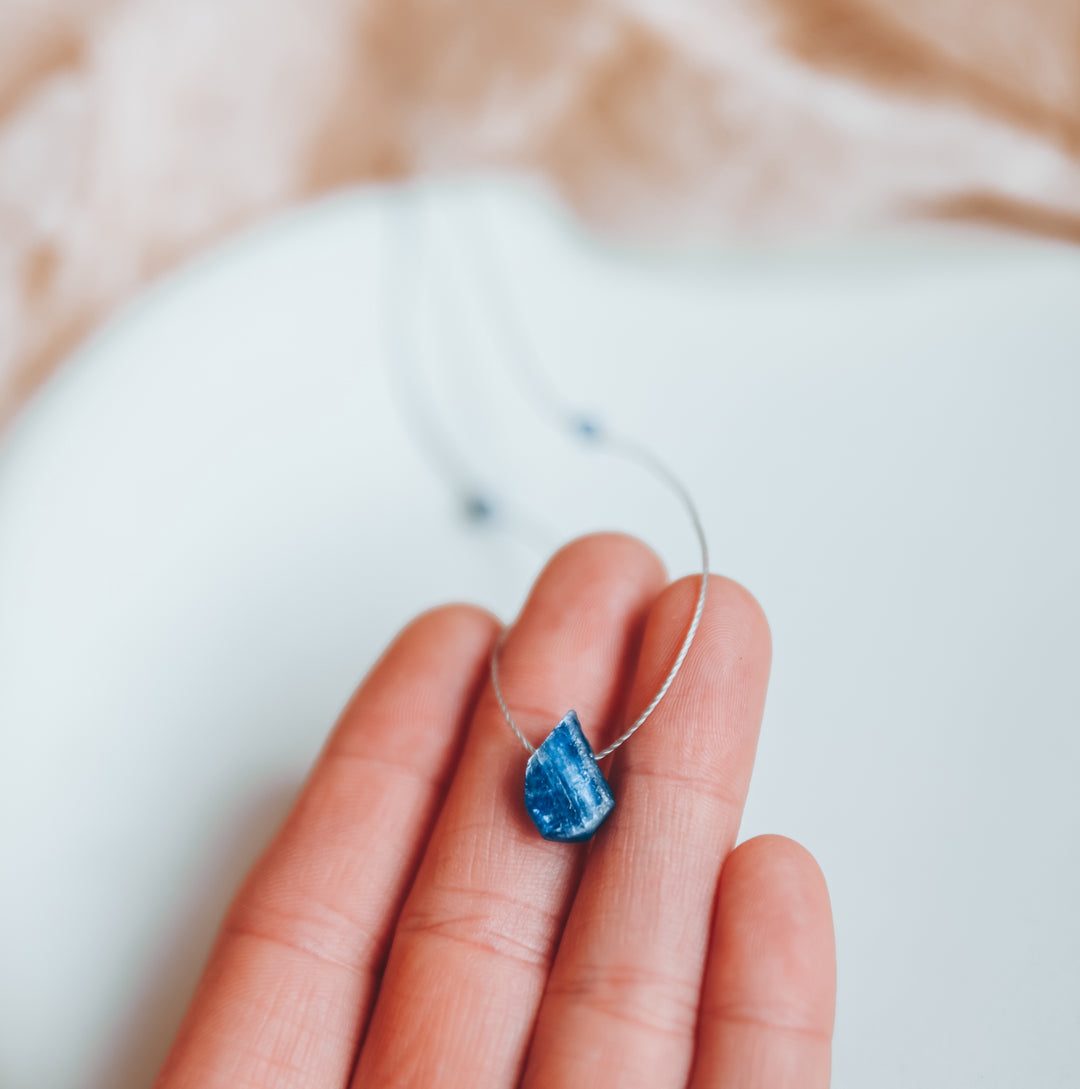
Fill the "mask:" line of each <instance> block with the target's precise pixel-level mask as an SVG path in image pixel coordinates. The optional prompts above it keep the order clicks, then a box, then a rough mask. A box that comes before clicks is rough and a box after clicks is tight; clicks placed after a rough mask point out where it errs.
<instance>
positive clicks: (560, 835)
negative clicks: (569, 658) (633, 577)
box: [525, 711, 615, 843]
mask: <svg viewBox="0 0 1080 1089" xmlns="http://www.w3.org/2000/svg"><path fill="white" fill-rule="evenodd" d="M525 807H526V809H528V811H529V816H530V817H532V820H533V824H535V825H536V828H537V831H539V833H540V835H542V836H543V837H544V839H553V840H557V841H559V842H560V843H581V842H583V841H584V840H587V839H589V838H591V836H592V834H593V833H594V832H595V831H596V830H597V828H599V827H600V825H601V824H603V823H604V818H605V817H607V815H608V814H609V813H610V812H611V811H612V809H614V808H615V797H614V795H613V794H612V793H611V787H609V786H608V783H607V780H606V779H605V778H604V773H603V772H602V771H601V770H600V765H599V764H597V762H596V758H595V757H594V756H593V751H592V746H591V745H590V744H589V741H588V739H587V738H586V737H585V735H584V734H583V733H582V732H581V723H580V722H578V717H577V712H576V711H567V712H566V714H565V716H564V717H563V720H562V722H560V723H559V725H558V726H556V727H555V729H554V730H552V731H551V733H550V734H548V736H547V738H546V739H545V740H544V743H543V744H542V745H541V746H540V747H539V748H538V749H537V750H536V752H534V753H533V754H532V756H530V757H529V762H528V764H526V766H525Z"/></svg>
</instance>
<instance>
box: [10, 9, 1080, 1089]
mask: <svg viewBox="0 0 1080 1089" xmlns="http://www.w3.org/2000/svg"><path fill="white" fill-rule="evenodd" d="M1078 242H1080V5H1077V4H1076V3H1073V2H1072V0H1027V2H1024V3H1021V2H1020V0H978V2H976V0H933V2H931V0H918V2H912V3H908V4H905V5H903V8H902V9H901V8H899V7H898V6H897V5H892V4H888V3H885V2H884V0H748V2H740V3H722V4H716V3H711V4H706V3H701V2H686V3H681V2H669V3H665V4H659V3H647V2H642V0H637V2H634V0H624V2H610V3H599V2H595V0H565V2H564V0H558V2H549V3H546V4H543V5H540V4H522V3H509V2H506V0H478V2H458V3H446V2H443V3H435V2H433V0H394V2H389V0H366V2H361V0H314V2H311V3H305V4H303V5H298V4H289V3H285V2H283V0H216V2H214V3H210V2H204V0H188V2H186V3H183V4H178V3H170V2H168V0H0V418H2V421H3V424H2V426H3V429H4V430H3V432H2V434H0V875H2V881H3V888H4V896H3V900H2V903H0V980H2V986H0V1025H2V1026H3V1027H2V1028H0V1084H3V1085H4V1086H9V1085H10V1086H13V1087H21V1086H32V1087H38V1086H50V1087H51V1086H76V1085H78V1086H85V1085H90V1086H93V1087H101V1089H106V1087H114V1086H126V1085H142V1084H147V1083H148V1082H149V1081H150V1079H151V1078H152V1076H153V1073H154V1072H155V1070H156V1068H157V1066H158V1064H159V1063H160V1061H161V1059H162V1058H163V1056H164V1053H165V1050H166V1048H167V1047H168V1043H169V1040H170V1038H171V1035H172V1033H173V1032H174V1031H175V1028H176V1025H177V1023H178V1021H179V1017H180V1015H181V1012H182V1010H183V1008H184V1006H185V1004H186V1002H187V1000H188V997H189V995H190V992H191V989H192V987H193V985H194V981H195V979H196V978H197V975H198V972H199V969H200V966H201V963H202V959H203V957H204V956H205V953H206V951H207V948H208V943H209V940H210V937H211V935H212V933H213V930H214V927H215V926H216V923H217V921H218V919H219V917H220V914H221V911H222V909H223V907H224V905H225V903H226V902H227V900H228V898H229V897H230V895H231V893H232V890H233V889H234V887H235V885H236V882H237V880H238V879H239V876H240V874H241V873H242V872H243V870H244V869H245V868H246V866H247V865H248V864H250V862H251V860H252V859H253V857H254V855H255V854H256V852H257V851H258V850H259V849H260V847H261V846H262V845H263V844H264V843H265V841H266V839H267V837H268V835H269V834H270V832H271V831H272V829H273V828H274V826H275V825H276V823H277V821H279V820H280V818H281V816H282V814H283V813H284V811H285V809H286V807H287V806H288V804H289V801H290V799H291V797H292V796H293V794H294V792H295V790H296V788H297V786H298V784H299V782H300V781H301V779H302V777H303V774H304V772H305V769H306V767H307V766H308V764H309V762H310V760H311V758H312V757H313V755H314V754H315V752H316V751H317V750H318V747H319V745H320V744H321V742H322V739H323V737H324V736H325V733H326V731H327V729H328V728H329V725H330V724H331V723H332V721H333V719H334V718H335V716H336V714H337V713H338V710H339V709H340V707H341V706H342V705H343V703H344V702H345V700H346V698H347V697H348V695H349V693H350V691H351V690H352V688H353V686H354V685H355V684H356V682H357V681H358V680H359V678H360V677H361V676H362V675H363V673H364V671H365V670H366V668H367V667H368V666H369V665H370V663H371V662H372V661H373V660H374V657H375V656H376V655H377V653H378V652H379V650H380V648H381V647H382V646H383V645H384V644H385V642H386V641H387V639H388V638H389V637H390V636H391V635H392V633H393V632H394V630H395V629H396V628H397V626H399V625H400V624H401V623H402V622H404V621H405V619H407V617H408V616H410V615H411V614H412V613H414V612H416V611H418V610H420V609H423V608H426V607H428V606H430V605H432V604H434V603H436V602H438V601H442V600H447V599H451V598H466V599H470V600H476V601H479V602H481V603H482V604H485V605H487V606H488V607H490V608H493V609H495V610H496V611H498V612H499V613H500V614H501V615H503V616H506V617H508V618H509V617H511V616H512V615H513V613H514V612H515V611H516V609H517V607H518V605H519V604H520V601H521V599H522V596H523V594H524V592H525V589H526V587H527V585H528V583H529V580H530V579H531V578H532V577H533V575H534V574H535V572H536V570H537V569H538V567H539V565H540V564H541V563H542V562H543V560H544V558H545V557H546V556H547V555H548V554H550V552H551V551H552V550H553V549H554V548H556V547H557V546H558V545H559V544H560V543H561V542H562V541H564V540H565V539H567V538H568V537H570V536H572V535H574V534H576V533H580V532H586V531H589V530H592V529H600V528H618V529H623V530H626V531H628V532H633V533H637V534H638V535H640V536H642V537H643V538H645V539H646V540H647V541H649V542H650V543H651V544H652V545H653V546H654V547H655V548H656V549H657V550H658V551H659V552H660V553H661V555H662V556H663V557H664V559H665V560H666V561H667V562H668V565H669V568H670V570H671V573H672V574H673V575H678V574H682V573H684V572H686V571H690V570H692V569H693V564H694V559H695V557H694V540H693V537H692V535H691V532H690V529H689V527H688V526H687V525H686V524H685V518H684V515H683V513H682V512H681V510H680V509H679V507H678V506H677V504H676V503H675V502H674V500H673V499H672V498H671V497H670V496H668V495H666V494H665V493H664V492H663V491H662V490H661V489H659V488H658V487H656V486H655V485H654V484H653V483H652V482H651V481H650V480H648V479H647V478H643V477H642V475H641V474H640V473H638V472H636V471H635V470H634V469H633V468H631V467H628V466H626V465H622V464H619V463H617V462H615V461H613V460H610V459H607V458H605V457H604V456H603V455H602V454H596V455H590V454H589V453H588V452H587V451H583V450H581V449H580V448H579V447H578V446H577V445H576V444H575V443H574V442H573V441H571V440H570V439H569V438H568V437H567V436H566V435H565V434H564V433H563V431H562V430H560V417H559V412H562V411H563V409H564V406H565V408H566V409H567V410H571V409H573V410H576V409H578V408H580V409H582V410H586V411H588V412H590V413H594V414H596V415H597V416H598V417H599V418H600V419H602V420H604V421H605V422H609V423H610V424H611V425H612V426H613V427H616V428H617V429H618V430H620V431H622V432H624V433H628V434H631V435H633V436H636V437H638V438H647V439H648V441H649V443H650V444H651V445H652V447H653V448H654V449H655V450H656V452H657V453H658V454H660V455H661V456H662V457H663V458H664V460H665V461H667V462H668V463H669V464H671V465H672V466H673V467H674V468H675V469H676V470H677V471H678V472H679V474H680V475H681V476H682V477H683V478H684V479H685V481H686V482H687V484H688V486H689V487H690V489H691V491H692V492H693V494H694V495H695V497H696V499H697V501H698V503H699V505H700V507H701V511H702V517H703V520H704V522H705V525H706V528H707V530H708V532H709V535H710V540H711V544H712V551H713V556H714V565H715V569H717V570H720V571H722V572H723V573H725V574H728V575H730V576H732V577H734V578H737V579H739V580H740V581H742V582H743V583H745V584H746V585H747V586H749V587H750V588H751V589H752V590H753V592H754V593H755V594H756V595H757V597H758V598H759V600H761V602H762V604H763V605H764V607H765V610H766V613H767V614H768V616H769V618H770V622H771V624H772V628H773V637H774V644H775V657H774V668H773V682H772V688H771V690H770V697H769V706H768V708H767V711H766V720H765V725H764V729H763V733H762V742H761V748H760V757H759V764H758V771H757V773H756V776H755V781H754V784H753V787H752V790H751V796H750V802H749V805H748V809H747V815H746V820H745V823H744V828H743V835H744V836H750V835H754V834H757V833H758V832H765V831H772V832H783V833H786V834H788V835H793V836H795V837H797V838H799V839H801V840H802V841H803V842H805V843H806V844H807V846H808V847H810V849H811V850H812V851H814V853H815V854H816V855H817V857H818V858H819V860H820V861H821V863H822V865H823V867H824V869H825V872H826V875H827V876H828V878H829V882H830V888H831V891H832V895H833V899H834V910H835V915H836V923H837V933H838V955H839V961H840V993H839V1005H838V1020H837V1042H836V1060H835V1078H834V1083H835V1085H836V1086H838V1087H847V1086H852V1087H855V1086H858V1087H863V1086H867V1085H872V1086H875V1087H883V1089H891V1087H894V1086H895V1087H901V1086H902V1087H904V1089H908V1087H910V1086H912V1085H949V1086H958V1085H972V1086H974V1085H978V1086H980V1087H994V1089H997V1087H1002V1089H1004V1087H1005V1086H1010V1087H1011V1086H1015V1085H1017V1084H1032V1085H1039V1086H1045V1087H1056V1086H1066V1085H1070V1086H1071V1085H1073V1084H1074V1083H1075V1054H1074V1050H1075V1049H1074V1039H1075V1032H1076V1027H1077V1025H1078V1024H1080V927H1077V925H1076V910H1075V905H1076V903H1077V902H1078V897H1080V867H1077V865H1076V862H1077V860H1078V858H1080V801H1078V792H1077V790H1076V786H1075V783H1076V776H1077V772H1078V770H1080V733H1078V729H1077V728H1078V726H1080V697H1078V696H1077V693H1076V686H1075V684H1074V683H1073V678H1074V677H1075V672H1076V669H1075V663H1076V661H1077V660H1078V657H1080V625H1078V624H1077V622H1076V617H1077V615H1078V614H1080V576H1078V575H1077V566H1076V556H1077V555H1080V512H1078V506H1077V501H1076V496H1077V475H1078V474H1077V470H1078V468H1080V428H1078V427H1077V411H1078V407H1080V371H1078V367H1077V361H1078V360H1080V301H1078V300H1080V251H1078V249H1077V243H1078ZM553 406H555V407H556V408H557V411H555V412H553ZM477 497H482V498H483V499H484V501H485V503H487V504H489V505H490V507H491V510H492V512H493V515H494V516H493V517H492V518H491V519H489V520H488V521H487V522H484V523H477V522H476V521H470V520H469V518H468V517H467V510H468V506H469V503H470V501H471V500H472V501H474V500H475V499H476V498H477ZM57 1025H62V1026H63V1031H62V1033H61V1035H60V1037H59V1038H58V1036H57V1028H56V1026H57Z"/></svg>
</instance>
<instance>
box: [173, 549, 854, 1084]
mask: <svg viewBox="0 0 1080 1089" xmlns="http://www.w3.org/2000/svg"><path fill="white" fill-rule="evenodd" d="M665 581H666V580H665V576H664V573H663V570H662V568H661V565H660V563H659V561H658V560H657V559H656V557H655V556H654V555H653V554H652V553H651V552H650V551H649V550H648V549H646V548H645V546H643V545H642V544H640V543H638V542H637V541H634V540H632V539H630V538H627V537H621V536H615V535H599V536H594V537H587V538H584V539H582V540H579V541H576V542H575V543H573V544H571V545H569V546H568V547H567V548H565V549H563V550H562V551H561V552H560V553H559V554H558V555H556V556H555V558H554V559H553V560H552V561H551V563H550V564H549V565H548V567H547V569H546V570H545V571H544V573H543V574H542V575H541V576H540V578H539V580H538V581H537V584H536V586H535V587H534V589H533V591H532V594H531V595H530V597H529V600H528V602H527V603H526V605H525V608H524V609H523V611H522V614H521V616H520V618H519V619H518V621H517V623H516V624H515V626H514V629H513V631H512V632H511V634H510V636H509V638H508V640H507V642H506V645H505V647H504V649H503V651H502V654H501V657H500V676H501V680H502V686H503V690H504V692H505V694H506V699H507V702H508V703H509V705H510V707H511V709H512V710H513V712H514V717H515V720H516V722H517V723H518V725H519V726H520V727H521V728H522V729H523V731H524V732H525V733H526V735H527V736H529V737H530V738H532V740H533V741H534V743H535V744H539V743H540V741H541V740H542V739H543V738H544V737H545V736H546V735H547V733H548V732H549V731H550V730H551V729H552V727H554V726H555V724H556V723H557V722H558V721H559V720H560V719H561V718H562V716H563V714H564V713H565V712H566V711H567V710H568V709H569V708H571V707H572V708H574V709H575V710H577V711H578V713H579V716H580V719H581V722H582V726H583V728H584V729H585V732H586V734H587V735H588V736H589V738H590V740H591V741H592V743H593V747H594V748H596V749H599V748H600V747H601V746H602V745H603V744H606V743H607V742H608V741H609V740H610V739H611V738H612V737H614V736H615V735H616V734H617V733H618V732H619V730H620V729H621V727H622V724H624V723H625V722H626V721H627V720H628V719H629V718H630V717H631V714H636V713H637V711H638V710H640V708H642V707H643V706H644V705H645V704H646V703H647V702H648V700H649V699H650V698H651V697H652V695H653V693H654V692H655V691H656V689H657V687H658V685H659V683H660V681H661V679H662V678H663V676H664V674H665V672H666V671H667V669H668V668H669V667H670V663H671V661H672V659H673V657H674V655H675V653H676V651H677V649H678V646H679V643H680V642H681V640H682V637H683V635H684V633H685V631H686V626H687V623H688V622H689V618H690V615H691V612H692V611H693V606H694V600H695V597H696V593H697V589H698V586H699V583H698V580H697V579H696V578H688V579H683V580H681V581H679V582H676V583H674V584H672V585H670V586H668V587H667V588H665V586H664V584H665ZM497 633H498V625H497V622H496V621H495V620H494V619H493V618H492V617H490V616H489V615H488V614H487V613H484V612H483V611H481V610H479V609H474V608H471V607H467V606H460V605H455V606H448V607H445V608H441V609H436V610H434V611H432V612H429V613H426V614H424V615H423V616H421V617H419V618H418V619H417V620H415V621H414V622H413V623H412V624H410V625H409V626H408V627H407V628H406V629H405V630H404V631H403V632H402V633H401V635H399V636H398V638H397V639H396V640H395V642H394V643H393V644H392V645H391V647H390V648H389V649H388V650H387V651H386V653H385V654H384V655H383V657H382V658H381V659H380V661H379V662H378V664H377V665H376V666H375V668H374V669H373V670H372V672H371V674H370V675H369V676H368V678H367V680H366V681H365V682H364V684H363V685H362V687H361V688H360V690H359V691H358V692H357V694H356V696H355V697H354V699H353V700H352V702H351V704H350V705H349V707H348V708H347V709H346V711H345V713H344V714H343V716H342V718H341V721H340V722H339V723H338V725H337V727H336V728H335V730H334V732H333V734H332V735H331V737H330V739H329V741H328V742H327V745H326V747H325V749H324V751H323V753H322V755H321V756H320V758H319V760H318V762H317V764H316V765H315V768H314V770H313V771H312V773H311V775H310V778H309V779H308V782H307V784H306V786H305V788H304V790H303V793H302V794H301V796H300V798H299V800H298V801H297V803H296V806H295V807H294V809H293V811H292V813H291V814H290V816H289V817H288V819H287V820H286V822H285V825H284V827H283V828H282V829H281V831H280V832H279V833H278V835H277V837H276V838H275V840H274V841H273V843H272V844H271V845H270V847H269V848H268V849H267V851H266V852H265V854H264V855H263V857H262V858H261V859H260V861H259V862H258V863H257V865H256V866H255V868H254V869H253V870H252V872H251V874H250V875H249V876H248V878H247V880H246V881H245V883H244V885H243V887H242V888H241V890H240V892H239V893H238V894H237V896H236V899H235V901H234V902H233V904H232V907H231V908H230V910H229V912H228V915H227V917H226V920H225V923H224V925H223V927H222V930H221V933H220V935H219V937H218V940H217V942H216V944H215V946H214V950H213V952H212V954H211V958H210V962H209V964H208V966H207V968H206V971H205V974H204V976H203V978H202V981H201V983H200V984H199V988H198V990H197V992H196V994H195V997H194V999H193V1001H192V1004H191V1007H190V1009H189V1010H188V1013H187V1015H186V1017H185V1019H184V1022H183V1024H182V1026H181V1029H180V1032H179V1034H178V1036H177V1038H176V1041H175V1043H174V1045H173V1048H172V1051H171V1052H170V1054H169V1057H168V1060H167V1061H166V1063H165V1066H164V1068H163V1070H162V1072H161V1074H160V1075H159V1078H158V1081H157V1083H156V1085H157V1089H181V1087H194V1086H198V1087H199V1089H212V1087H219V1086H220V1087H225V1086H228V1087H230V1089H235V1087H237V1086H246V1087H253V1089H254V1087H258V1089H270V1087H273V1089H293V1087H301V1086H303V1087H305V1089H307V1087H312V1086H335V1087H342V1089H344V1087H346V1086H349V1085H352V1086H353V1087H367V1086H378V1087H380V1089H381V1087H383V1086H421V1087H424V1089H458V1087H461V1089H506V1087H511V1086H517V1085H523V1086H526V1087H530V1089H548V1087H557V1089H561V1087H564V1086H584V1087H593V1086H612V1087H614V1089H624V1087H636V1086H642V1087H648V1089H667V1087H669V1086H670V1087H672V1089H675V1087H683V1086H690V1087H692V1089H704V1087H710V1089H729V1087H732V1089H733V1087H736V1086H737V1087H738V1089H759V1087H760V1089H765V1087H768V1089H796V1087H797V1089H822V1087H825V1086H827V1085H828V1082H829V1055H830V1038H831V1033H832V1019H833V1003H834V991H835V968H834V953H833V936H832V921H831V916H830V910H829V900H828V893H827V891H826V889H825V883H824V880H823V879H822V877H821V874H820V871H819V870H818V868H817V865H816V864H815V862H814V861H813V859H812V858H811V857H810V855H809V854H807V853H806V851H805V850H803V848H801V847H799V846H798V845H797V844H795V843H793V842H791V841H790V840H786V839H783V838H781V837H777V836H763V837H760V838H758V839H754V840H750V841H748V842H746V843H743V844H741V845H740V846H739V847H738V848H736V849H734V850H733V849H732V848H733V847H734V844H735V838H736V833H737V831H738V826H739V821H740V818H741V815H742V807H743V802H744V799H745V796H746V790H747V786H748V783H749V780H750V772H751V767H752V765H753V759H754V749H755V746H756V742H757V733H758V727H759V724H760V720H761V713H762V708H763V706H764V701H765V687H766V681H767V677H768V670H769V656H770V644H769V633H768V628H767V625H766V622H765V619H764V616H763V615H762V613H761V611H760V609H759V607H758V605H757V603H756V602H755V601H754V600H753V599H752V598H751V597H750V596H749V594H747V592H746V591H745V590H743V589H742V588H740V587H739V586H737V585H736V584H734V583H732V582H729V581H727V580H725V579H720V578H716V577H713V579H712V580H711V582H710V586H709V594H708V600H707V603H706V607H705V613H704V617H703V619H702V623H701V627H700V629H699V631H698V634H697V638H696V640H695V642H694V644H693V647H692V649H691V651H690V654H689V656H688V658H687V660H686V662H685V664H684V666H683V669H682V672H681V673H680V674H679V676H678V678H677V680H676V681H675V684H674V685H673V686H672V688H671V690H670V691H669V692H668V694H667V696H666V697H665V698H664V700H663V701H662V702H661V703H660V705H659V707H658V708H657V710H656V712H655V713H654V714H653V716H652V718H651V719H650V720H649V721H648V723H647V724H646V726H645V727H644V728H643V729H642V730H641V731H640V732H639V733H637V734H636V735H635V736H634V737H633V739H632V740H631V741H630V742H629V743H628V744H627V745H626V746H625V747H623V748H621V749H619V751H618V752H617V753H616V754H615V755H614V756H613V757H612V758H611V761H612V762H609V763H608V766H606V767H605V768H604V771H605V774H607V775H608V777H609V779H610V781H611V783H612V788H613V790H614V793H615V799H616V805H615V810H614V812H613V813H612V815H611V816H610V817H609V818H608V820H607V822H606V823H605V824H604V825H603V826H602V827H601V829H600V830H599V832H598V833H597V835H596V836H595V838H594V839H593V841H592V842H591V843H590V844H589V845H587V846H585V845H581V846H573V845H566V844H561V843H549V842H547V841H545V840H543V839H541V838H540V836H539V835H538V834H537V832H536V829H535V828H534V827H533V825H532V823H531V822H530V820H529V817H528V815H527V813H526V812H525V808H524V805H523V802H522V797H521V795H522V782H523V776H524V769H525V759H526V754H525V752H524V751H523V749H522V747H521V745H520V743H519V742H518V740H517V739H516V738H515V737H514V736H513V734H512V733H511V732H510V729H509V728H508V726H507V724H506V723H505V721H504V720H503V718H502V716H501V714H500V712H499V709H498V706H497V704H496V702H495V698H494V695H493V693H492V690H491V685H490V681H489V679H488V658H489V654H490V651H491V646H492V644H493V642H494V640H495V638H496V636H497ZM721 867H722V870H721Z"/></svg>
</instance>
